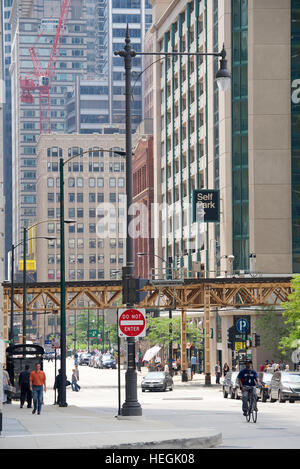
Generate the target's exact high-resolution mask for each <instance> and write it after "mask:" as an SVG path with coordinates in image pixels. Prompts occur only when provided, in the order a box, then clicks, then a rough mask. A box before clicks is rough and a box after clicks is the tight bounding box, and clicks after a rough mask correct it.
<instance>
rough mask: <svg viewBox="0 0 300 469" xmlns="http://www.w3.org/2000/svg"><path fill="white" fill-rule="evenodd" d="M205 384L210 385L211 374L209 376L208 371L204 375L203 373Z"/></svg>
mask: <svg viewBox="0 0 300 469" xmlns="http://www.w3.org/2000/svg"><path fill="white" fill-rule="evenodd" d="M205 386H211V376H210V373H206V375H205Z"/></svg>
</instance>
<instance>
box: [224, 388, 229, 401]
mask: <svg viewBox="0 0 300 469" xmlns="http://www.w3.org/2000/svg"><path fill="white" fill-rule="evenodd" d="M227 396H228V392H226V391H225V389H223V397H224V399H226V398H227Z"/></svg>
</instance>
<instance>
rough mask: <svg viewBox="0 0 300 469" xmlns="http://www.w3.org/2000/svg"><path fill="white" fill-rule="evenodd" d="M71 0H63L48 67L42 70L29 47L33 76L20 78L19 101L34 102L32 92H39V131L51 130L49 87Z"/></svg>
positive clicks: (32, 49)
mask: <svg viewBox="0 0 300 469" xmlns="http://www.w3.org/2000/svg"><path fill="white" fill-rule="evenodd" d="M70 5H71V0H63V4H62V8H61V12H60V17H59V20H58V25H57V29H56V34H55V39H54V42H53V46H52V50H51V54H50V58H49V63H48V68H47V70H43V69H42V67H41V64H40V61H39V59H38V56H37V54H36V51H35V48H34V47H31V48H30V49H29V52H30V56H31V60H32V63H33V68H34V70H33V76H30V77H28V76H27V77H25V78H24V79H23V78H20V86H21V90H22V95H21V101H22V102H23V103H30V104H32V103H33V102H34V97H33V94H32V93H33V92H34V91H35V90H38V91H39V92H40V132H41V133H43V132H45V133H50V132H51V119H50V89H51V85H52V80H53V77H54V73H55V66H56V62H57V59H58V57H59V51H60V47H61V43H62V37H63V35H64V31H65V26H66V22H67V19H68V15H69V11H70Z"/></svg>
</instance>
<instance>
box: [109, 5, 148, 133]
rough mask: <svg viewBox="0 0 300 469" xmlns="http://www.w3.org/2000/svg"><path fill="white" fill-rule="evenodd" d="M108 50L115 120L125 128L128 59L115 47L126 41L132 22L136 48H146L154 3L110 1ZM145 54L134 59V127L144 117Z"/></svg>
mask: <svg viewBox="0 0 300 469" xmlns="http://www.w3.org/2000/svg"><path fill="white" fill-rule="evenodd" d="M106 14H107V29H108V38H107V44H108V47H107V54H108V68H107V72H108V78H109V98H110V115H111V122H110V123H111V124H122V127H123V128H125V81H124V59H123V58H122V57H115V56H114V55H113V53H114V51H117V50H121V49H123V48H124V45H125V42H124V41H125V36H126V27H127V25H128V27H129V31H130V37H131V43H132V47H133V49H135V50H136V51H137V52H140V51H142V50H144V38H145V34H146V31H147V30H148V29H149V27H150V25H151V22H152V10H151V5H150V3H149V2H148V1H147V0H112V1H111V2H107V5H106ZM143 64H144V60H143V58H142V56H137V57H135V58H134V59H133V61H132V78H133V79H132V85H133V89H132V95H133V101H132V127H133V129H136V127H137V126H138V124H139V123H140V122H141V121H142V119H143V98H142V96H143V89H142V76H140V73H141V71H142V70H143V69H144V66H143Z"/></svg>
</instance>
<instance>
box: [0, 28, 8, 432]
mask: <svg viewBox="0 0 300 469" xmlns="http://www.w3.org/2000/svg"><path fill="white" fill-rule="evenodd" d="M1 33H2V27H1ZM2 37H3V36H2V34H1V37H0V66H2V61H3V56H2ZM2 99H3V96H2ZM1 101H2V100H1ZM1 101H0V154H1V155H3V102H1ZM0 182H1V184H0V227H1V228H0V370H1V372H0V389H3V373H2V370H3V364H4V349H5V347H4V340H5V341H7V340H8V315H7V314H5V315H4V308H3V306H4V305H3V287H2V283H3V281H4V279H5V276H4V257H5V254H4V253H5V241H4V235H5V217H4V208H5V206H4V197H3V192H4V191H3V182H4V181H3V158H0ZM2 408H3V403H2V399H1V403H0V432H1V431H2Z"/></svg>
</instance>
